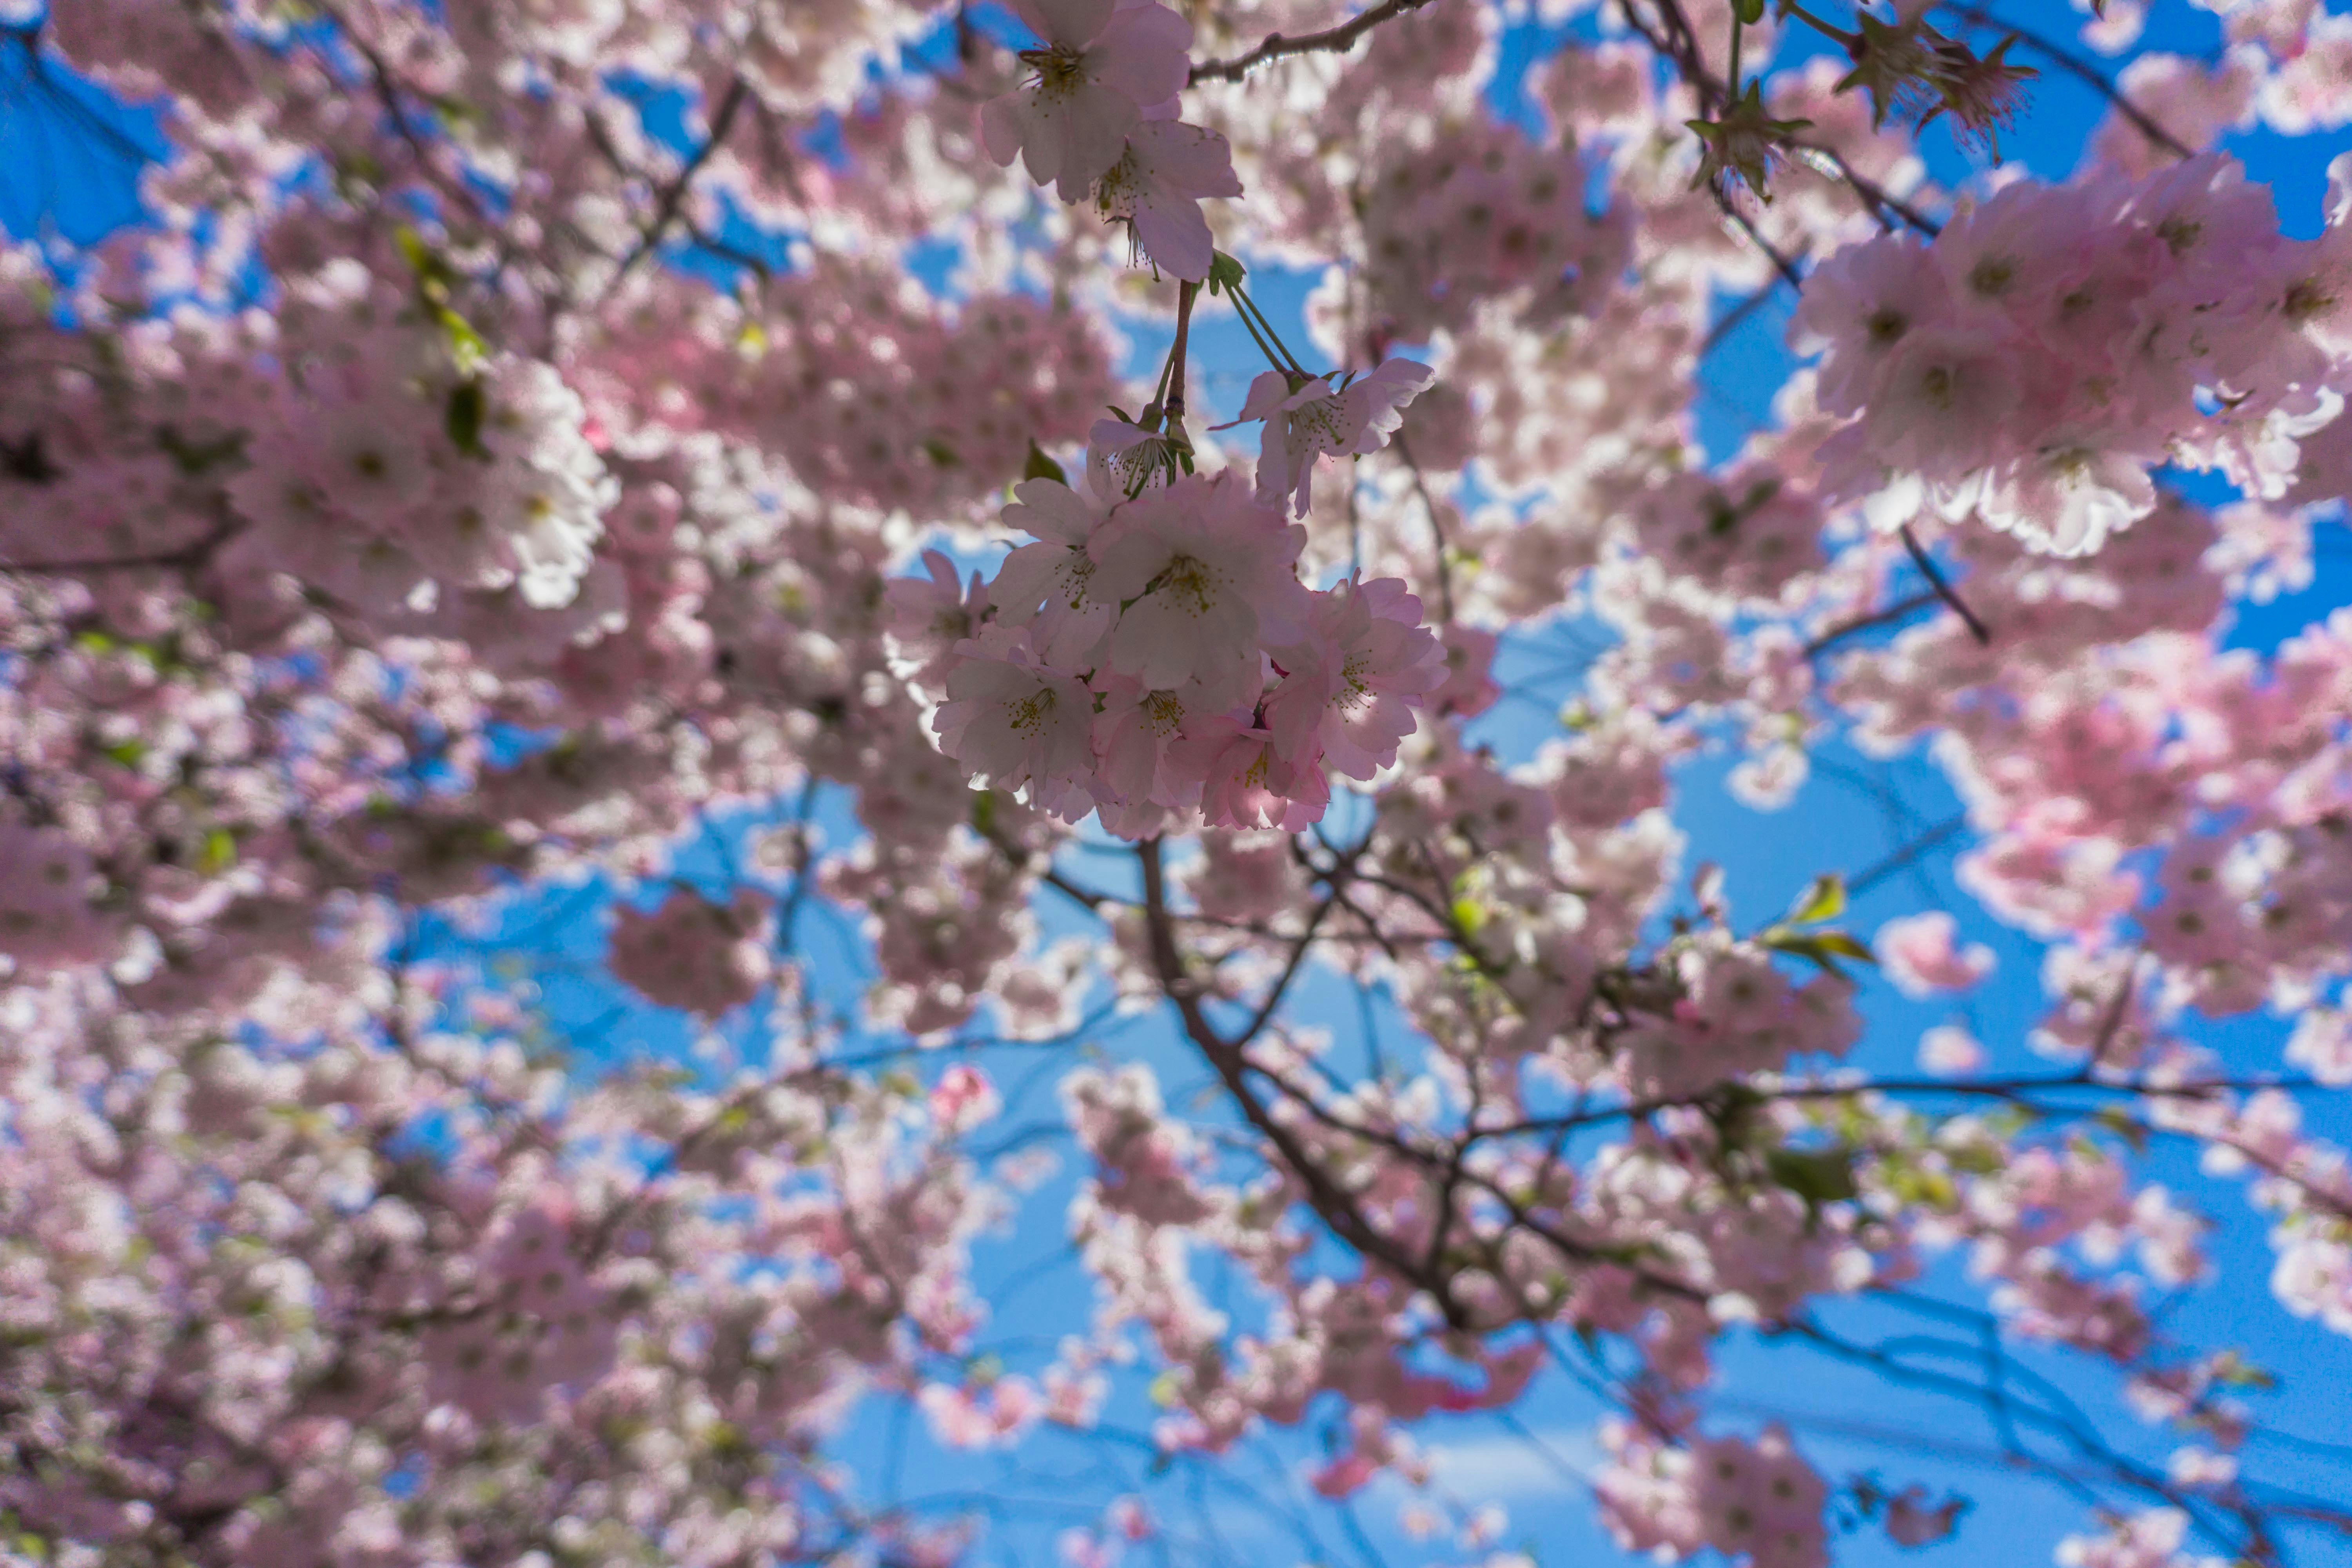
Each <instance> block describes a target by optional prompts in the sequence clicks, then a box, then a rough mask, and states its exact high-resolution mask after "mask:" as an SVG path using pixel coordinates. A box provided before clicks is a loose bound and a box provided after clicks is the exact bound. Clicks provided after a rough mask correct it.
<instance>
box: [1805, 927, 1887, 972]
mask: <svg viewBox="0 0 2352 1568" xmlns="http://www.w3.org/2000/svg"><path fill="white" fill-rule="evenodd" d="M1813 941H1814V942H1818V943H1820V944H1821V945H1822V947H1824V948H1826V949H1828V950H1829V951H1830V952H1834V953H1836V954H1837V955H1838V956H1839V957H1840V958H1851V959H1853V961H1854V962H1855V963H1867V964H1872V965H1875V964H1876V963H1878V955H1877V954H1876V953H1874V952H1871V951H1870V949H1868V948H1866V947H1864V946H1863V945H1862V943H1860V942H1856V941H1855V940H1854V939H1853V937H1851V936H1849V935H1847V934H1846V933H1845V932H1844V931H1815V932H1814V933H1813Z"/></svg>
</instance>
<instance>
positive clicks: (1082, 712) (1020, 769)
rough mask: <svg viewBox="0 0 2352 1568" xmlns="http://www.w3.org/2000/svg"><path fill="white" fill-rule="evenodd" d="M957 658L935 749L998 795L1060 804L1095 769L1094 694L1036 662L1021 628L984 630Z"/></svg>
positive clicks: (934, 722) (935, 723)
mask: <svg viewBox="0 0 2352 1568" xmlns="http://www.w3.org/2000/svg"><path fill="white" fill-rule="evenodd" d="M958 651H959V652H961V654H962V655H963V656H964V658H963V662H962V663H961V664H959V665H958V666H957V667H956V668H954V670H952V671H951V672H950V674H949V676H948V700H947V701H945V702H943V703H941V704H940V710H939V712H937V713H936V714H934V715H933V716H932V719H931V727H932V728H933V729H934V730H936V731H938V732H939V736H940V750H941V751H943V752H947V754H948V755H949V756H951V757H953V758H955V759H956V761H958V762H960V763H962V764H963V765H964V766H965V767H966V768H969V769H970V770H971V771H972V772H973V773H977V774H979V775H981V776H982V777H984V778H986V779H987V780H988V782H989V783H990V784H992V785H993V786H995V787H996V788H999V789H1026V790H1027V791H1028V792H1029V795H1030V798H1031V799H1032V800H1033V802H1034V801H1044V800H1047V799H1053V800H1056V801H1058V799H1059V798H1060V797H1061V795H1062V794H1063V792H1064V789H1065V788H1066V786H1067V785H1069V784H1073V783H1074V782H1075V781H1076V780H1078V779H1079V778H1080V777H1081V776H1082V775H1083V774H1084V773H1086V772H1087V769H1088V767H1089V766H1090V765H1091V764H1092V763H1093V761H1094V748H1093V746H1092V744H1091V742H1090V741H1089V739H1088V734H1089V731H1090V729H1091V727H1092V725H1093V721H1094V712H1095V701H1094V694H1093V693H1092V692H1090V691H1088V690H1087V686H1086V682H1085V681H1083V680H1080V679H1078V678H1077V677H1076V676H1075V675H1072V674H1070V673H1068V672H1067V671H1066V670H1062V669H1057V668H1055V667H1053V666H1051V665H1048V664H1045V663H1044V662H1042V661H1041V660H1040V659H1039V658H1038V657H1037V654H1036V651H1035V650H1034V648H1033V647H1031V646H1030V643H1029V638H1028V636H1027V634H1026V632H1025V631H1024V630H1023V629H1022V628H1019V627H1014V626H990V627H988V628H986V629H985V630H983V631H982V633H981V635H980V636H979V637H975V638H973V639H972V640H971V642H970V643H968V644H966V645H965V646H964V647H962V648H961V649H959V650H958Z"/></svg>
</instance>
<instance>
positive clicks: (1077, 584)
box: [989, 479, 1118, 669]
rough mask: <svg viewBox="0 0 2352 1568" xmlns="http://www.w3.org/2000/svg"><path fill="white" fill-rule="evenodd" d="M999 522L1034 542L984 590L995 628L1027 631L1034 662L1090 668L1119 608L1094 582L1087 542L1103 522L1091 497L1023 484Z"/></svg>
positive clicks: (1047, 482) (1054, 483) (1056, 484)
mask: <svg viewBox="0 0 2352 1568" xmlns="http://www.w3.org/2000/svg"><path fill="white" fill-rule="evenodd" d="M1106 515H1107V514H1106V512H1105V511H1104V509H1103V508H1102V507H1101V506H1099V505H1098V504H1097V502H1096V501H1095V500H1093V498H1092V497H1090V496H1088V495H1086V494H1085V493H1083V492H1081V491H1078V490H1074V489H1071V488H1070V487H1069V486H1067V485H1066V484H1063V483H1062V482H1061V481H1060V480H1058V479H1025V480H1024V481H1023V482H1022V483H1021V484H1019V485H1017V486H1015V487H1014V489H1013V505H1011V506H1008V507H1006V508H1005V509H1004V510H1003V514H1002V516H1003V522H1004V525H1005V526H1006V527H1007V528H1017V529H1020V530H1022V531H1024V532H1025V533H1029V534H1031V535H1034V538H1035V540H1036V542H1035V543H1034V544H1024V545H1021V546H1020V547H1018V548H1017V549H1015V550H1014V551H1013V553H1012V554H1010V555H1008V556H1006V557H1005V558H1004V564H1003V566H1001V567H999V568H998V569H997V574H996V581H995V582H994V583H993V584H991V585H990V587H989V594H990V596H991V597H992V599H993V600H994V602H995V604H996V606H997V611H996V618H997V621H998V623H999V624H1001V625H1003V626H1027V625H1029V624H1030V622H1031V620H1032V619H1033V618H1034V620H1035V621H1036V623H1037V626H1036V630H1035V632H1034V634H1033V635H1032V638H1031V640H1032V642H1033V643H1034V645H1035V647H1036V648H1037V650H1038V653H1039V655H1040V656H1041V657H1042V658H1044V659H1045V662H1047V663H1048V664H1053V665H1057V666H1060V667H1061V668H1066V669H1085V668H1090V667H1091V666H1092V663H1093V653H1094V650H1095V647H1096V645H1097V644H1098V643H1100V642H1101V641H1102V637H1103V633H1104V632H1105V631H1107V630H1108V629H1109V627H1110V622H1111V616H1112V613H1113V612H1114V611H1115V610H1117V608H1118V601H1117V600H1116V599H1110V598H1106V597H1105V596H1104V595H1103V593H1102V591H1101V590H1100V588H1098V587H1097V584H1096V583H1095V561H1094V557H1093V556H1092V555H1091V554H1089V553H1088V552H1087V542H1088V541H1089V540H1091V539H1092V538H1093V537H1094V534H1095V531H1097V529H1099V528H1101V527H1102V526H1103V521H1104V518H1105V516H1106Z"/></svg>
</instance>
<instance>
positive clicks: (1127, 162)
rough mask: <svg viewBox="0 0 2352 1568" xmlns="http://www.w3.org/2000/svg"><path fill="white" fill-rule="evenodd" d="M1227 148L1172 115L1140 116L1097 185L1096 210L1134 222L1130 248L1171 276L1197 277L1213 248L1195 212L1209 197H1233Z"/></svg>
mask: <svg viewBox="0 0 2352 1568" xmlns="http://www.w3.org/2000/svg"><path fill="white" fill-rule="evenodd" d="M1241 194H1242V183H1241V181H1240V180H1239V179H1238V178H1237V177H1235V175H1234V153H1233V149H1232V148H1231V147H1230V146H1228V145H1227V144H1226V142H1225V139H1224V138H1223V136H1220V135H1218V134H1217V133H1216V132H1213V131H1209V130H1204V129H1202V127H1200V126H1197V125H1185V124H1181V123H1179V122H1178V121H1173V120H1146V121H1144V122H1143V123H1142V124H1140V125H1138V126H1136V127H1135V128H1134V129H1133V130H1132V131H1130V132H1128V136H1127V151H1126V153H1123V154H1122V155H1121V156H1120V158H1119V160H1118V163H1114V164H1112V165H1111V167H1110V168H1109V169H1108V171H1106V172H1105V173H1104V174H1103V175H1102V177H1101V178H1099V179H1097V181H1096V182H1095V192H1094V202H1095V210H1096V211H1097V212H1099V213H1100V214H1102V216H1104V218H1106V219H1108V220H1111V221H1115V222H1121V223H1126V224H1129V225H1130V226H1132V227H1133V229H1134V233H1135V242H1136V245H1137V246H1138V247H1139V248H1140V249H1141V250H1142V252H1143V254H1144V255H1146V256H1148V257H1150V258H1151V261H1152V264H1153V265H1154V266H1155V267H1157V268H1160V270H1161V271H1164V272H1166V273H1167V274H1168V275H1169V276H1170V277H1171V278H1183V279H1191V280H1192V281H1193V282H1199V281H1201V280H1202V279H1205V278H1207V277H1208V275H1209V263H1210V260H1211V259H1212V253H1213V250H1214V248H1215V247H1214V246H1213V244H1212V243H1211V240H1210V236H1209V223H1208V220H1207V219H1206V218H1204V217H1202V216H1201V201H1202V198H1203V197H1207V196H1238V195H1241Z"/></svg>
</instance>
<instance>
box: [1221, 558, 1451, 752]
mask: <svg viewBox="0 0 2352 1568" xmlns="http://www.w3.org/2000/svg"><path fill="white" fill-rule="evenodd" d="M1273 658H1274V661H1275V664H1276V668H1280V669H1281V670H1283V671H1284V674H1283V677H1282V679H1281V681H1280V683H1279V684H1277V685H1276V687H1275V689H1274V690H1273V692H1272V693H1271V694H1270V695H1269V696H1268V697H1267V698H1266V700H1265V721H1266V727H1267V728H1268V729H1269V730H1271V731H1273V733H1274V735H1275V746H1276V750H1277V751H1278V752H1281V753H1282V754H1283V755H1285V756H1286V757H1288V758H1291V759H1294V760H1296V759H1297V758H1298V757H1299V756H1301V755H1302V754H1311V753H1312V752H1320V753H1321V754H1322V756H1323V757H1324V759H1325V761H1326V762H1327V763H1328V764H1329V766H1330V767H1331V768H1332V769H1333V770H1334V771H1336V772H1338V773H1343V774H1345V775H1346V776H1348V777H1349V778H1353V779H1370V778H1371V777H1372V775H1373V774H1374V773H1378V772H1379V771H1380V770H1381V768H1384V767H1387V766H1388V765H1390V764H1391V763H1394V762H1395V761H1396V755H1397V746H1398V743H1399V742H1402V740H1403V739H1404V738H1405V737H1406V736H1407V735H1410V734H1411V733H1412V731H1413V729H1414V726H1415V722H1416V720H1415V716H1414V714H1413V712H1412V710H1413V709H1415V708H1417V707H1419V706H1420V705H1421V700H1422V699H1423V698H1424V697H1425V696H1426V695H1427V694H1428V693H1429V692H1431V691H1433V690H1434V689H1436V688H1437V687H1438V685H1439V684H1440V682H1441V680H1442V679H1443V676H1442V673H1441V669H1440V662H1441V660H1442V659H1443V658H1444V653H1443V651H1442V650H1441V649H1440V648H1439V647H1438V643H1437V639H1436V638H1435V637H1433V636H1431V635H1430V633H1429V632H1428V631H1427V630H1426V629H1425V628H1423V626H1422V624H1421V601H1420V600H1419V599H1416V598H1414V597H1413V596H1412V595H1411V594H1410V593H1407V592H1406V591H1405V585H1404V584H1402V582H1399V581H1398V580H1397V579H1395V578H1393V577H1382V578H1377V579H1375V580H1373V581H1372V582H1370V583H1359V582H1353V581H1350V582H1346V583H1342V584H1339V585H1338V586H1337V587H1335V588H1333V589H1331V590H1330V591H1329V592H1328V593H1326V594H1320V595H1316V597H1315V600H1314V602H1313V604H1312V605H1311V607H1310V608H1309V610H1308V612H1307V640H1305V641H1304V642H1300V643H1296V644H1291V645H1287V646H1285V647H1276V648H1275V649H1274V650H1273Z"/></svg>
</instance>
